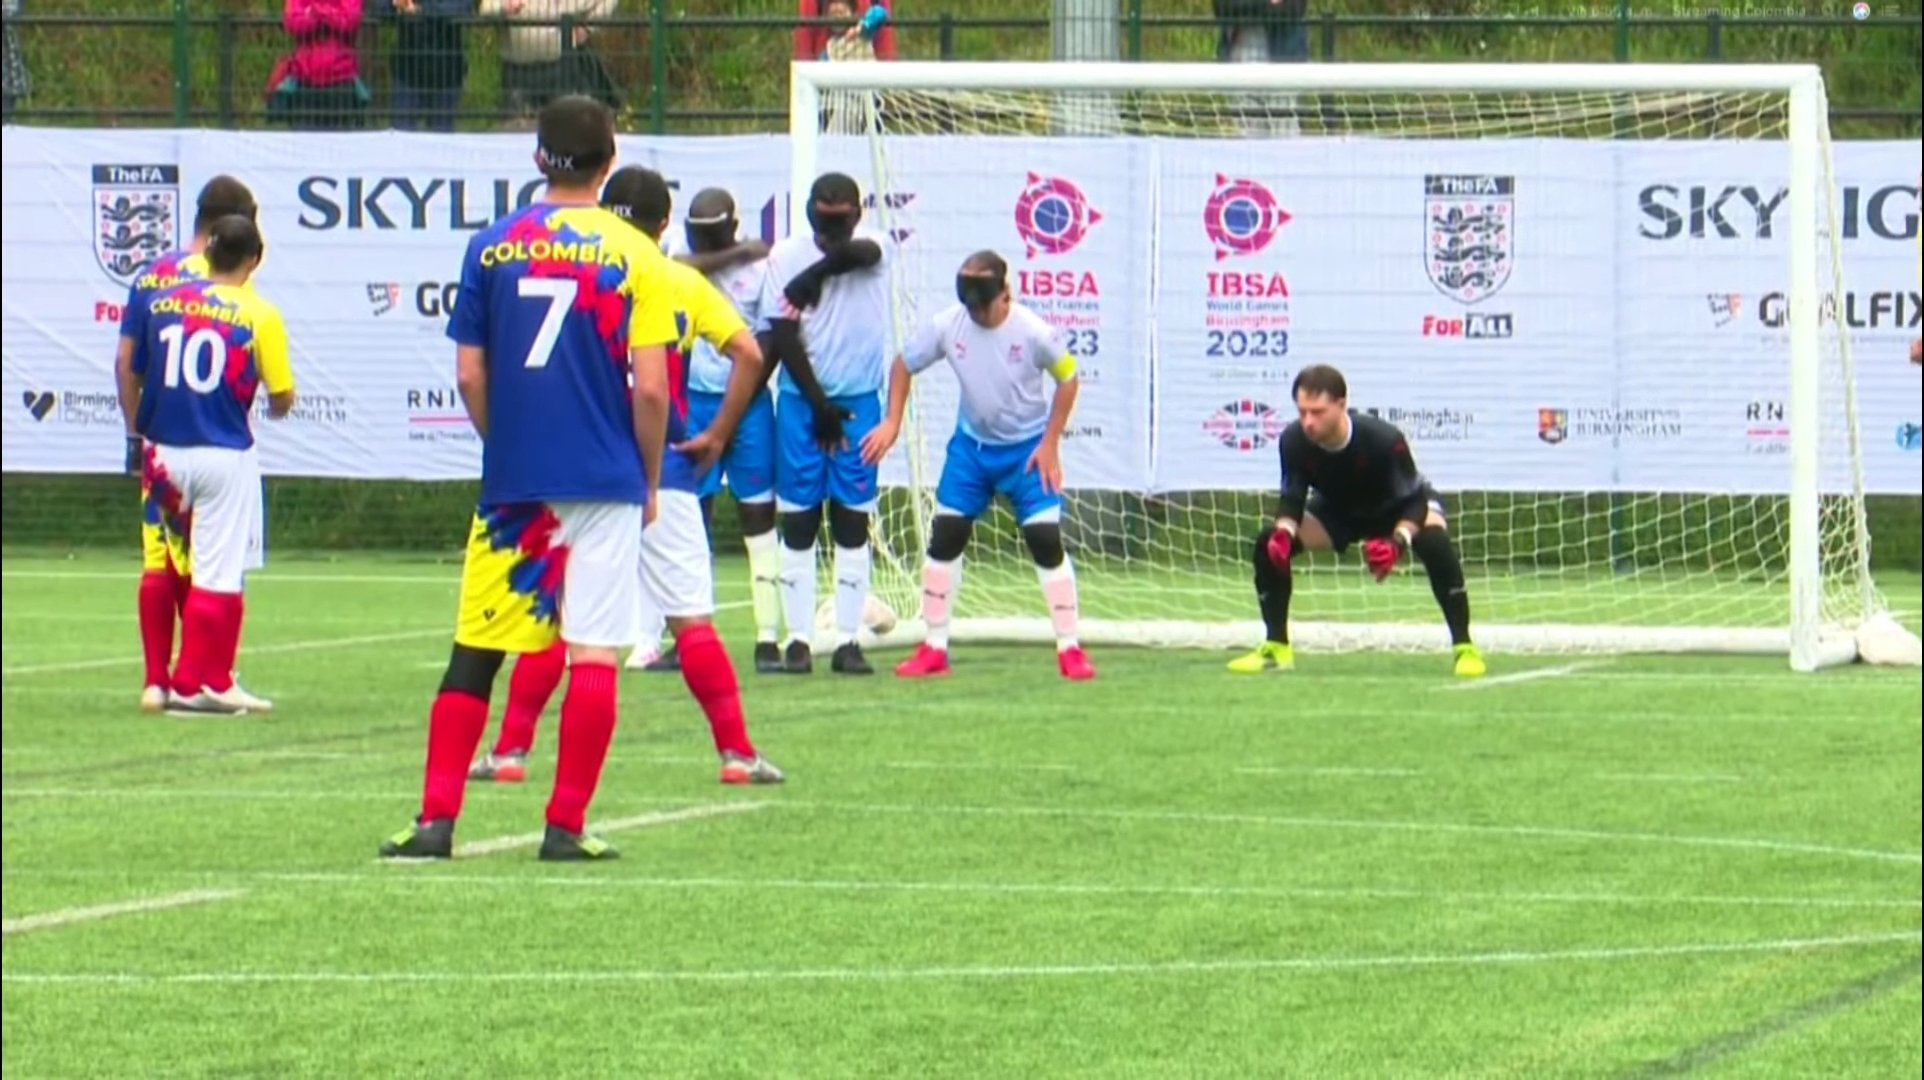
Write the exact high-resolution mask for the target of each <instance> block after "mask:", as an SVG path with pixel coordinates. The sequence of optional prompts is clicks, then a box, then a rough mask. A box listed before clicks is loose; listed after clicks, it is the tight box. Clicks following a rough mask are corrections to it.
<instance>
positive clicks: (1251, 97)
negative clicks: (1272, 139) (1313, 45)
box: [1216, 0, 1309, 136]
mask: <svg viewBox="0 0 1924 1080" xmlns="http://www.w3.org/2000/svg"><path fill="white" fill-rule="evenodd" d="M1308 7H1309V0H1216V22H1217V24H1218V26H1219V27H1220V33H1219V34H1218V36H1217V39H1216V59H1217V60H1220V61H1222V62H1224V63H1229V64H1275V63H1292V62H1294V63H1301V62H1303V61H1306V60H1308V59H1309V26H1308V24H1307V23H1306V22H1305V21H1304V16H1305V12H1306V10H1307V9H1308ZM1236 105H1237V113H1238V116H1237V119H1238V121H1239V125H1238V126H1240V127H1241V128H1242V130H1243V132H1244V133H1245V134H1248V135H1256V136H1264V135H1295V134H1297V133H1298V131H1300V130H1301V128H1300V125H1299V124H1298V123H1297V119H1296V95H1295V94H1286V93H1276V92H1270V93H1264V94H1245V95H1239V97H1238V98H1237V101H1236Z"/></svg>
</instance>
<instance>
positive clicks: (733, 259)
mask: <svg viewBox="0 0 1924 1080" xmlns="http://www.w3.org/2000/svg"><path fill="white" fill-rule="evenodd" d="M767 257H768V245H767V244H764V243H762V242H761V241H760V240H743V241H742V242H741V243H739V244H736V245H735V246H734V247H726V248H723V249H721V250H720V251H702V252H695V251H684V252H682V253H681V254H679V255H677V256H675V260H676V261H677V262H680V263H682V264H683V265H686V266H692V267H694V268H695V269H696V270H698V271H700V272H701V273H703V274H715V273H719V272H721V271H723V270H726V269H728V268H729V267H731V266H734V265H735V264H736V263H745V262H754V261H755V260H756V259H765V258H767Z"/></svg>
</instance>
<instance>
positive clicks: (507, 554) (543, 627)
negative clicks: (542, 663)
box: [454, 502, 641, 653]
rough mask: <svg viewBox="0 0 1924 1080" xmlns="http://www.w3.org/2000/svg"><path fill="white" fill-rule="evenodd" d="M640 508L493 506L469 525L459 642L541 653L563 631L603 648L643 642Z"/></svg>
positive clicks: (574, 642)
mask: <svg viewBox="0 0 1924 1080" xmlns="http://www.w3.org/2000/svg"><path fill="white" fill-rule="evenodd" d="M640 566H641V507H640V506H638V505H629V504H623V503H579V502H569V503H555V504H552V505H550V504H544V503H512V504H506V505H501V506H484V507H481V508H480V509H479V510H477V511H476V512H475V515H474V523H473V524H472V525H471V526H470V527H469V529H468V554H467V559H466V561H465V562H464V563H463V564H462V567H461V610H460V613H459V615H458V616H457V617H456V621H455V628H454V641H455V644H457V645H465V646H467V647H469V648H471V649H487V650H493V651H499V652H509V653H532V652H541V651H542V650H544V649H547V648H549V647H550V646H552V645H553V644H554V643H555V642H556V641H558V640H560V639H561V638H562V636H563V635H564V631H565V634H566V637H567V640H568V642H569V644H571V645H582V646H589V647H596V648H619V647H622V646H626V645H632V644H634V643H635V641H636V639H637V638H639V637H640V621H641V620H640V606H641V603H640V601H641V576H640V573H639V570H640Z"/></svg>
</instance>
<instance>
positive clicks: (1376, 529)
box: [1303, 484, 1448, 554]
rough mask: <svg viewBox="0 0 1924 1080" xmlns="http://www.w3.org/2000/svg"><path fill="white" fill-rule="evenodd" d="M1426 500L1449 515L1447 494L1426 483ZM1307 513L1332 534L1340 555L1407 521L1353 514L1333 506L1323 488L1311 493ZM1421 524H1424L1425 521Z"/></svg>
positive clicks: (1440, 513) (1393, 515)
mask: <svg viewBox="0 0 1924 1080" xmlns="http://www.w3.org/2000/svg"><path fill="white" fill-rule="evenodd" d="M1423 502H1424V504H1425V505H1427V506H1428V507H1429V508H1430V509H1431V510H1432V511H1434V512H1435V513H1436V515H1437V516H1438V517H1447V516H1448V515H1447V514H1446V513H1445V512H1444V508H1443V496H1441V495H1438V494H1437V493H1436V489H1435V488H1433V487H1431V486H1430V485H1428V484H1424V485H1423ZM1303 512H1304V513H1305V514H1306V515H1308V516H1310V517H1313V518H1315V519H1316V520H1317V521H1319V522H1321V523H1322V526H1323V531H1324V532H1326V533H1328V534H1329V543H1330V546H1331V547H1332V548H1335V549H1336V551H1337V552H1338V553H1339V554H1340V553H1342V552H1344V551H1347V550H1349V546H1350V545H1351V544H1354V543H1356V542H1357V541H1358V540H1380V539H1383V538H1385V537H1387V536H1389V535H1390V534H1391V533H1393V532H1395V531H1396V526H1397V524H1398V523H1399V522H1401V521H1402V520H1403V518H1402V515H1400V514H1398V513H1395V512H1391V513H1389V514H1385V515H1382V516H1379V517H1374V518H1361V517H1356V516H1353V515H1351V514H1348V513H1345V512H1343V511H1341V510H1337V509H1335V508H1333V507H1331V506H1330V505H1329V500H1328V499H1325V498H1323V493H1322V492H1320V491H1312V492H1310V494H1309V503H1308V505H1307V506H1305V507H1304V508H1303ZM1417 524H1419V525H1421V524H1422V522H1420V521H1419V522H1417Z"/></svg>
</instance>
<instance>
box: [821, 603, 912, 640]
mask: <svg viewBox="0 0 1924 1080" xmlns="http://www.w3.org/2000/svg"><path fill="white" fill-rule="evenodd" d="M862 627H863V629H865V630H867V631H868V632H869V633H871V634H874V635H875V636H876V637H881V636H882V635H883V634H886V633H888V632H889V631H890V630H893V629H895V609H894V608H892V607H890V606H888V603H887V602H886V601H884V600H883V599H882V598H881V597H879V596H875V595H873V594H871V595H870V596H869V598H868V602H867V603H865V604H863V605H862ZM815 629H817V630H822V631H828V630H833V629H835V601H834V600H833V599H829V600H824V601H822V603H821V606H820V607H817V608H816V609H815Z"/></svg>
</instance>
